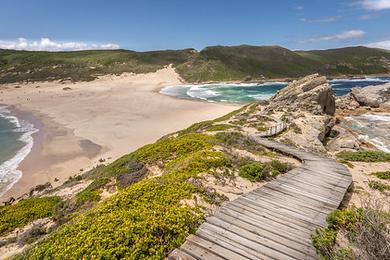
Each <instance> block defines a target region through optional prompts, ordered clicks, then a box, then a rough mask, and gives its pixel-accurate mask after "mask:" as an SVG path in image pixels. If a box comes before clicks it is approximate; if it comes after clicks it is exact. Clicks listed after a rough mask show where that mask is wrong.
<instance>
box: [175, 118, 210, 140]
mask: <svg viewBox="0 0 390 260" xmlns="http://www.w3.org/2000/svg"><path fill="white" fill-rule="evenodd" d="M212 124H213V121H212V120H208V121H202V122H199V123H195V124H193V125H191V126H190V127H188V128H186V129H183V130H180V131H178V132H177V134H178V136H181V135H186V134H191V133H199V132H202V131H204V130H206V129H207V128H209V127H210V126H211V125H212Z"/></svg>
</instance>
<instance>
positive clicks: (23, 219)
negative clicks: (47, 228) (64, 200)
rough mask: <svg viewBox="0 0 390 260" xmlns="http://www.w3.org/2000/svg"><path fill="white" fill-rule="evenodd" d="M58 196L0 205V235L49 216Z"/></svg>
mask: <svg viewBox="0 0 390 260" xmlns="http://www.w3.org/2000/svg"><path fill="white" fill-rule="evenodd" d="M60 201H61V200H60V198H59V197H42V198H31V199H25V200H22V201H20V202H18V203H16V204H14V205H7V206H1V207H0V236H1V235H4V234H6V233H7V232H10V231H12V230H14V229H15V228H19V227H23V226H25V225H27V224H28V223H29V222H31V221H33V220H36V219H40V218H46V217H50V216H52V214H53V209H54V207H55V206H56V205H57V204H58V203H59V202H60Z"/></svg>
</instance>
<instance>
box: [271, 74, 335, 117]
mask: <svg viewBox="0 0 390 260" xmlns="http://www.w3.org/2000/svg"><path fill="white" fill-rule="evenodd" d="M285 107H288V108H290V109H291V110H293V111H298V110H306V111H309V112H311V113H313V114H316V115H322V114H327V115H332V116H333V115H334V113H335V111H336V104H335V93H334V91H333V90H332V88H331V87H330V86H329V84H328V83H327V81H326V77H324V76H320V75H318V74H313V75H309V76H306V77H304V78H301V79H299V80H296V81H293V82H292V83H290V84H289V85H288V86H287V87H285V88H284V89H282V90H280V91H279V92H278V93H277V94H276V95H275V96H274V97H273V98H272V99H271V104H270V105H269V106H268V108H267V110H276V111H277V110H280V109H282V108H285Z"/></svg>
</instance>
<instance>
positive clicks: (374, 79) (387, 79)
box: [328, 77, 390, 84]
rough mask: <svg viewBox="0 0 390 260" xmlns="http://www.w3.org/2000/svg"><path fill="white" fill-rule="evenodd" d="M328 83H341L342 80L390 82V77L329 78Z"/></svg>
mask: <svg viewBox="0 0 390 260" xmlns="http://www.w3.org/2000/svg"><path fill="white" fill-rule="evenodd" d="M328 82H329V83H335V84H337V83H339V82H340V84H342V83H344V82H384V83H386V82H390V78H387V77H385V78H361V79H331V80H329V81H328Z"/></svg>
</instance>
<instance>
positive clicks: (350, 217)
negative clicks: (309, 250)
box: [326, 209, 359, 230]
mask: <svg viewBox="0 0 390 260" xmlns="http://www.w3.org/2000/svg"><path fill="white" fill-rule="evenodd" d="M358 219H359V210H357V209H344V210H339V209H336V210H334V211H332V212H331V213H330V214H329V215H328V216H327V218H326V222H327V223H328V227H329V228H331V229H334V230H338V229H340V228H344V229H347V230H352V229H353V226H354V225H355V224H356V222H357V221H358Z"/></svg>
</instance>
